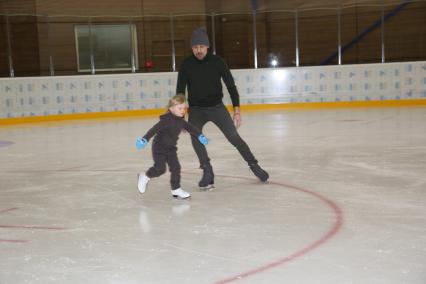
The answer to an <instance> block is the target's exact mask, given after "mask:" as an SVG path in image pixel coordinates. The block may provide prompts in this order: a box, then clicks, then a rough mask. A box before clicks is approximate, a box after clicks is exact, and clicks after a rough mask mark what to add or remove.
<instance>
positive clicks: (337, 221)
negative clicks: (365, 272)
mask: <svg viewBox="0 0 426 284" xmlns="http://www.w3.org/2000/svg"><path fill="white" fill-rule="evenodd" d="M218 176H222V177H229V178H236V179H246V180H252V178H246V177H238V176H229V175H218ZM268 183H269V184H274V185H278V186H283V187H287V188H291V189H294V190H297V191H301V192H304V193H307V194H310V195H312V196H314V197H316V198H318V199H320V200H321V201H322V202H323V203H325V204H326V205H327V206H329V207H330V208H331V209H332V210H333V212H334V224H333V225H332V226H331V228H330V229H329V230H328V231H327V232H326V233H325V234H324V235H323V236H321V237H320V238H319V239H317V240H316V241H314V242H312V243H310V244H309V245H307V246H305V247H303V248H301V249H300V250H298V251H296V252H294V253H292V254H290V255H287V256H284V257H282V258H279V259H277V260H275V261H272V262H269V263H266V264H264V265H262V266H260V267H258V268H254V269H251V270H248V271H245V272H242V273H240V274H238V275H234V276H231V277H228V278H226V279H222V280H219V281H217V282H215V283H214V284H226V283H231V282H235V281H239V280H242V279H245V278H247V277H250V276H253V275H255V274H259V273H262V272H265V271H267V270H269V269H272V268H274V267H277V266H280V265H284V264H286V263H289V262H291V261H293V260H295V259H297V258H299V257H301V256H303V255H306V254H308V253H310V252H312V251H313V250H315V249H316V248H318V247H319V246H321V245H323V244H324V243H325V242H327V241H329V240H330V239H331V238H333V237H334V236H335V235H336V234H337V232H338V231H339V230H340V228H341V227H342V225H343V213H342V209H341V208H340V207H339V206H338V205H337V204H336V203H335V202H333V201H332V200H331V199H329V198H327V197H325V196H323V195H321V194H319V193H317V192H314V191H311V190H308V189H303V188H300V187H296V186H293V185H288V184H284V183H279V182H271V181H270V182H268Z"/></svg>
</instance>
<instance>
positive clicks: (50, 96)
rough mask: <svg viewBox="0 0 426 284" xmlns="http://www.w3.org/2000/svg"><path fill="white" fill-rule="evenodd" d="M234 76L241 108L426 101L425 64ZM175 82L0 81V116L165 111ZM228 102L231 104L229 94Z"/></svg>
mask: <svg viewBox="0 0 426 284" xmlns="http://www.w3.org/2000/svg"><path fill="white" fill-rule="evenodd" d="M232 74H233V76H234V78H235V81H236V84H237V86H238V90H239V92H240V96H241V104H242V105H244V104H279V103H303V102H335V101H341V102H345V101H347V102H350V101H380V100H383V101H384V100H411V99H425V100H426V61H421V62H403V63H384V64H362V65H341V66H315V67H291V68H274V69H244V70H232ZM176 79H177V72H166V73H138V74H115V75H84V76H55V77H24V78H1V79H0V118H16V117H31V116H47V115H58V114H73V113H90V112H113V111H126V110H141V109H158V108H164V107H165V105H166V104H167V101H168V99H169V98H170V97H171V96H173V95H174V94H175V88H176ZM224 90H226V88H224ZM224 101H225V103H226V104H230V99H229V96H228V94H227V93H226V91H225V100H224Z"/></svg>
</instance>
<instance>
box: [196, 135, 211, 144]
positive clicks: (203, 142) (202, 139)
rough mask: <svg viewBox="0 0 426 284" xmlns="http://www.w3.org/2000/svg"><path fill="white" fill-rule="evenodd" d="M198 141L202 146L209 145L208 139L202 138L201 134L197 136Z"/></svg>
mask: <svg viewBox="0 0 426 284" xmlns="http://www.w3.org/2000/svg"><path fill="white" fill-rule="evenodd" d="M198 141H200V143H201V144H203V145H207V144H209V139H207V137H206V136H204V135H203V134H200V135H199V136H198Z"/></svg>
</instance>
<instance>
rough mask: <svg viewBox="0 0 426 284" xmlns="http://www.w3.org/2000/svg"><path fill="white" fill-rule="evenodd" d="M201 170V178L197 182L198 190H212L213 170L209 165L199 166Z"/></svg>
mask: <svg viewBox="0 0 426 284" xmlns="http://www.w3.org/2000/svg"><path fill="white" fill-rule="evenodd" d="M201 168H202V169H203V177H202V178H201V180H200V181H199V182H198V186H199V187H200V190H205V191H207V190H213V188H214V185H213V184H214V174H213V168H212V166H211V165H210V163H208V164H205V165H201Z"/></svg>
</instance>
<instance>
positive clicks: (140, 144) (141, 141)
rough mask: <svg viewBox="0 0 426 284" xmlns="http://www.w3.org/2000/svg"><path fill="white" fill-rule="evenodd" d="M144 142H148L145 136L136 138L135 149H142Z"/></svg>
mask: <svg viewBox="0 0 426 284" xmlns="http://www.w3.org/2000/svg"><path fill="white" fill-rule="evenodd" d="M146 144H148V141H147V140H146V139H145V138H142V137H139V138H138V139H136V148H137V149H139V150H140V149H143V148H145V146H146Z"/></svg>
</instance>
